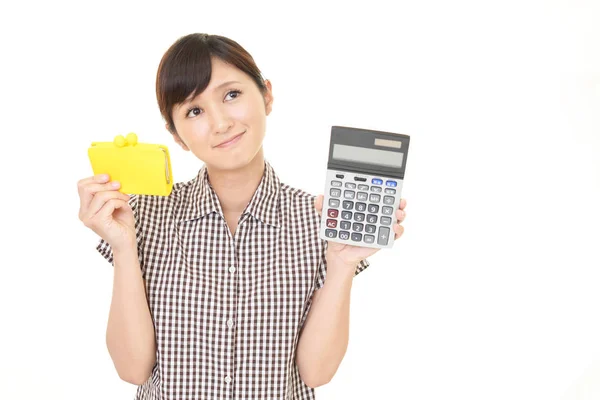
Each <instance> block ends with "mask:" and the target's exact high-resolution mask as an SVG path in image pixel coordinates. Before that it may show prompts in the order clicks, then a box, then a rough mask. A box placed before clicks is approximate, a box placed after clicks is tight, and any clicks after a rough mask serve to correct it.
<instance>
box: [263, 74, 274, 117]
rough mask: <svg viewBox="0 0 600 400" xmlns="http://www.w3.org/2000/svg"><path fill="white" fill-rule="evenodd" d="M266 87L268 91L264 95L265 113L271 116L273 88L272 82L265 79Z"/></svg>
mask: <svg viewBox="0 0 600 400" xmlns="http://www.w3.org/2000/svg"><path fill="white" fill-rule="evenodd" d="M265 86H266V87H267V91H266V92H265V94H264V95H263V96H264V99H265V113H266V114H267V115H269V114H270V113H271V110H272V109H273V87H272V85H271V81H270V80H268V79H265Z"/></svg>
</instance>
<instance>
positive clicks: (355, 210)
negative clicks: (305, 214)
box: [324, 173, 402, 247]
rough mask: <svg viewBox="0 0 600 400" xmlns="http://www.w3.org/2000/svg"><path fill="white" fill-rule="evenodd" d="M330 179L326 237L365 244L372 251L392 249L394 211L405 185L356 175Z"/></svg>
mask: <svg viewBox="0 0 600 400" xmlns="http://www.w3.org/2000/svg"><path fill="white" fill-rule="evenodd" d="M329 176H330V179H329V181H328V182H327V183H328V189H327V190H328V191H329V199H328V203H327V204H328V207H327V209H326V215H325V216H324V222H326V224H325V225H326V226H325V227H324V233H325V236H326V237H327V238H329V239H336V241H339V242H341V243H344V242H347V243H349V244H355V245H357V246H360V245H361V243H362V244H368V245H371V246H370V247H375V246H377V247H391V241H390V236H393V231H392V229H391V228H392V224H393V222H394V221H395V218H394V211H395V210H394V208H395V206H397V204H398V202H397V199H398V196H399V192H400V189H401V188H402V181H400V180H397V181H396V180H392V179H387V178H376V177H375V178H371V177H369V178H367V179H365V178H356V179H355V178H354V175H353V174H352V173H345V174H340V173H338V174H336V173H331V174H330V175H329ZM331 177H333V179H331ZM355 181H358V182H355ZM360 181H362V182H364V183H361V182H360ZM392 239H393V238H392Z"/></svg>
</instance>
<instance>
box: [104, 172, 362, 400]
mask: <svg viewBox="0 0 600 400" xmlns="http://www.w3.org/2000/svg"><path fill="white" fill-rule="evenodd" d="M314 199H315V196H313V195H310V194H308V193H306V192H304V191H302V190H298V189H294V188H292V187H290V186H288V185H285V184H282V183H281V182H280V181H279V179H278V177H277V175H276V174H275V172H274V170H273V168H272V167H271V165H270V164H269V163H268V162H267V161H265V169H264V174H263V178H262V180H261V182H260V184H259V186H258V188H257V190H256V192H255V193H254V195H253V197H252V199H251V201H250V203H249V204H248V205H247V207H246V210H245V211H244V213H243V214H242V216H241V217H240V221H239V223H238V227H237V228H236V232H235V235H234V236H233V237H232V235H231V231H230V230H229V228H228V226H227V224H226V222H225V218H224V216H223V210H222V209H221V205H220V203H219V199H218V197H217V195H216V193H215V192H214V190H213V189H212V187H211V185H210V183H209V180H208V172H207V169H206V166H203V167H202V168H201V169H200V171H199V172H198V175H197V176H196V178H194V179H193V180H191V181H188V182H184V183H176V184H175V185H174V187H173V191H172V193H171V194H170V195H169V196H165V197H163V196H145V195H134V196H132V197H131V199H130V204H131V205H132V208H133V210H134V215H135V220H136V231H137V239H138V253H139V257H140V265H141V268H142V274H143V277H144V279H145V284H146V290H147V293H148V304H149V306H150V312H151V314H152V319H153V321H154V328H155V332H156V341H157V354H156V357H157V362H156V365H155V366H154V369H153V372H152V375H151V376H150V378H149V379H148V380H147V381H146V382H145V383H144V384H143V385H141V386H139V387H138V389H137V393H136V397H135V399H137V400H158V399H161V400H184V399H186V400H187V399H236V400H237V399H248V400H250V399H252V400H254V399H260V400H284V399H285V400H308V399H314V398H315V396H314V389H311V388H310V387H308V386H306V385H305V384H304V382H303V381H302V380H301V378H300V375H299V373H298V368H297V366H296V363H295V351H296V345H297V343H298V339H299V332H300V329H301V328H302V325H303V323H304V321H305V319H306V317H307V314H308V311H309V309H310V304H311V297H312V294H313V292H314V290H316V289H319V288H320V287H322V286H323V283H324V281H325V276H326V271H327V265H326V262H325V252H326V249H327V242H326V241H324V240H322V239H320V238H319V224H320V218H319V215H318V214H317V212H316V210H315V208H314V205H313V204H314ZM97 250H98V251H99V252H100V254H102V255H103V256H104V257H105V258H106V259H107V260H108V261H109V262H110V263H112V264H113V265H114V263H113V257H112V251H111V249H110V246H109V245H108V244H107V243H106V242H105V241H104V240H100V243H99V244H98V246H97ZM368 265H369V263H368V261H367V260H363V261H361V263H360V264H359V265H358V266H357V269H356V274H358V273H359V272H361V271H362V270H364V269H365V268H366V267H367V266H368Z"/></svg>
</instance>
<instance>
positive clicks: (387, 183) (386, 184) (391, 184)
mask: <svg viewBox="0 0 600 400" xmlns="http://www.w3.org/2000/svg"><path fill="white" fill-rule="evenodd" d="M397 185H398V184H397V183H396V181H386V182H385V186H391V187H396V186H397Z"/></svg>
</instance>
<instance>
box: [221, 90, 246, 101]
mask: <svg viewBox="0 0 600 400" xmlns="http://www.w3.org/2000/svg"><path fill="white" fill-rule="evenodd" d="M231 94H235V96H234V97H233V98H234V99H237V98H238V97H239V95H240V94H242V92H241V91H239V90H230V91H229V92H227V96H229V95H231ZM227 96H225V98H227Z"/></svg>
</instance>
